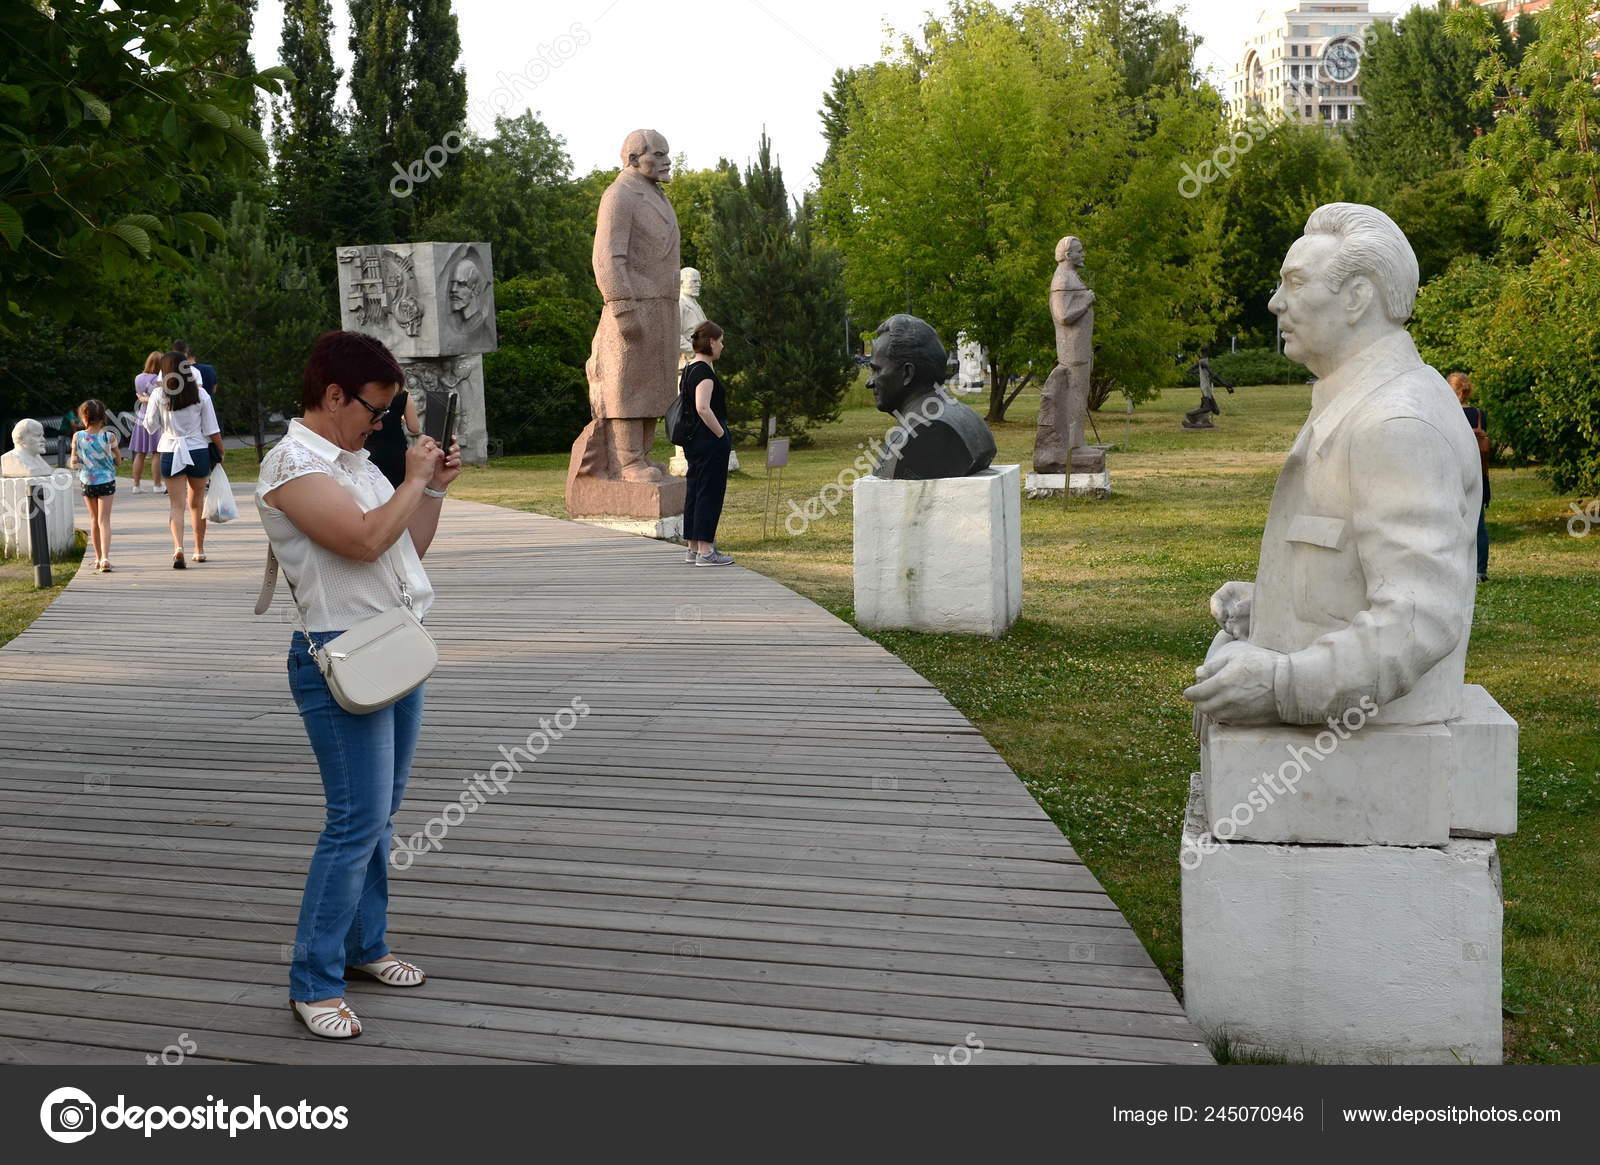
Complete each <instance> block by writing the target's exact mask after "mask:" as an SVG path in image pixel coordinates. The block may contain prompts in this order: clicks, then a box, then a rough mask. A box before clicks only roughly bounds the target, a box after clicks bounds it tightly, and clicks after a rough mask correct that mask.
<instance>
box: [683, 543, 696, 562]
mask: <svg viewBox="0 0 1600 1165" xmlns="http://www.w3.org/2000/svg"><path fill="white" fill-rule="evenodd" d="M699 558H700V552H699V551H697V550H695V549H694V547H692V546H691V547H690V548H689V553H688V554H687V555H686V556H685V557H684V560H683V561H684V562H685V563H687V564H688V565H689V566H693V565H694V564H695V563H696V562H697V561H698V560H699Z"/></svg>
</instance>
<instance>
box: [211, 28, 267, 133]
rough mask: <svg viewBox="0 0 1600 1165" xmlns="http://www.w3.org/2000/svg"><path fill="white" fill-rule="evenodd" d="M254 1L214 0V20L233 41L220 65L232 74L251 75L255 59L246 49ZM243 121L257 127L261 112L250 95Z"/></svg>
mask: <svg viewBox="0 0 1600 1165" xmlns="http://www.w3.org/2000/svg"><path fill="white" fill-rule="evenodd" d="M256 3H257V0H218V12H217V20H218V22H219V23H220V24H221V25H222V26H223V27H225V28H227V29H228V30H229V31H230V32H232V34H233V37H234V39H233V42H232V44H231V45H230V46H229V48H228V49H227V50H226V51H225V53H224V56H223V60H222V68H223V69H224V70H225V71H226V72H228V73H231V74H232V75H233V76H235V77H253V76H255V73H256V59H255V56H254V55H253V54H252V53H251V52H250V36H251V34H252V33H253V32H254V30H255V23H256ZM246 120H247V121H249V123H250V125H251V126H252V127H253V128H255V129H258V130H259V129H260V128H261V111H260V110H259V109H258V108H257V107H256V104H255V101H254V99H253V97H252V100H251V104H250V112H249V114H248V115H246Z"/></svg>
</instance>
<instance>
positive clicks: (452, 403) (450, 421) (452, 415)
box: [439, 392, 461, 457]
mask: <svg viewBox="0 0 1600 1165" xmlns="http://www.w3.org/2000/svg"><path fill="white" fill-rule="evenodd" d="M460 414H461V394H460V393H459V392H452V393H451V394H450V397H449V403H448V404H447V405H445V409H444V432H443V433H441V434H440V435H439V446H440V448H442V449H443V450H444V455H445V456H446V457H449V456H450V445H451V443H452V442H454V441H455V439H456V421H457V420H459V419H460Z"/></svg>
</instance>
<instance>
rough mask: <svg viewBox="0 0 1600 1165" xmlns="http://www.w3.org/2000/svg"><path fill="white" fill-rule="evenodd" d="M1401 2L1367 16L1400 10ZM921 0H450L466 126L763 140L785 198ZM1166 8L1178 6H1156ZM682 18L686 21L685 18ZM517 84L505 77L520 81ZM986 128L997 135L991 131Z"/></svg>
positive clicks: (599, 135)
mask: <svg viewBox="0 0 1600 1165" xmlns="http://www.w3.org/2000/svg"><path fill="white" fill-rule="evenodd" d="M1414 3H1415V0H1398V2H1391V3H1387V4H1384V3H1374V4H1373V5H1372V7H1373V8H1374V9H1375V10H1380V11H1381V10H1389V11H1404V10H1406V9H1409V8H1411V7H1412V6H1413V5H1414ZM944 7H945V5H944V4H943V3H942V0H941V2H938V3H934V2H930V0H800V2H796V0H700V2H699V3H685V4H681V5H679V4H671V3H663V2H662V0H540V2H536V3H520V2H514V0H455V11H456V14H457V16H458V18H459V20H460V26H461V62H462V64H463V66H464V67H465V68H466V71H467V89H468V103H469V113H468V121H469V124H471V126H472V128H473V129H474V130H476V131H478V132H480V133H484V134H487V133H488V132H490V131H492V129H493V117H492V114H493V112H494V111H496V110H498V111H500V112H506V113H511V114H515V113H519V112H521V111H522V110H523V109H525V108H532V109H534V110H535V111H536V112H537V113H538V114H539V116H540V118H541V119H542V120H543V121H544V122H545V124H547V125H548V126H550V128H551V129H552V130H554V131H555V132H556V133H558V134H560V135H561V136H562V137H563V138H565V139H566V142H567V148H568V152H569V153H570V154H571V155H572V160H573V164H574V166H575V168H576V169H577V171H578V172H579V173H584V172H587V171H589V170H591V169H594V168H596V167H605V168H612V167H615V166H616V165H617V164H618V162H617V149H618V147H619V146H620V145H621V144H622V139H623V138H624V137H625V136H626V135H627V133H628V131H629V130H631V129H635V128H639V127H651V128H655V129H659V130H661V131H662V132H663V133H665V134H666V135H667V140H668V141H669V142H670V143H671V146H672V150H673V152H674V153H675V154H676V153H679V152H683V153H685V154H687V155H688V161H689V165H690V167H691V168H699V167H702V166H710V165H713V164H715V162H716V161H717V158H718V157H719V156H726V157H729V158H732V159H733V160H734V161H736V162H741V163H742V162H744V161H745V160H746V159H748V158H749V157H750V155H751V154H752V153H754V151H755V145H756V141H757V139H758V138H759V136H760V134H761V131H762V129H763V128H765V129H766V131H767V133H768V135H769V136H770V137H771V138H772V141H773V148H774V150H775V151H776V153H777V154H778V157H779V160H780V161H782V163H783V168H784V176H785V178H786V180H787V181H788V184H789V186H790V189H791V190H792V191H798V190H799V189H800V188H801V187H802V186H804V185H806V184H808V183H809V182H810V180H811V175H812V168H813V167H814V166H815V165H816V164H817V162H818V161H819V160H820V159H821V157H822V152H823V142H822V136H821V131H820V123H819V119H818V117H817V111H818V109H820V108H821V105H822V94H823V92H824V91H825V90H826V89H827V87H828V83H829V80H830V79H831V78H832V76H833V70H834V69H835V68H839V67H843V66H849V65H856V64H862V63H865V62H867V61H872V60H876V59H877V58H878V56H879V55H880V52H881V49H882V47H883V45H884V43H885V39H886V38H885V31H884V30H885V28H886V27H893V28H895V29H899V30H904V29H910V28H915V27H916V26H917V25H918V23H919V22H920V19H921V17H922V16H923V14H925V13H926V12H928V11H929V10H930V9H934V10H940V11H942V10H943V9H944ZM1162 7H1164V8H1167V9H1169V10H1170V9H1176V8H1177V7H1179V5H1178V4H1176V3H1173V2H1171V0H1168V2H1166V3H1163V5H1162ZM1187 7H1188V22H1189V25H1190V27H1191V28H1193V29H1194V30H1195V31H1197V32H1199V33H1200V34H1201V36H1203V37H1204V38H1205V43H1204V44H1203V45H1202V47H1201V50H1200V59H1201V61H1202V63H1203V64H1204V65H1205V66H1206V67H1207V68H1209V69H1210V70H1211V71H1212V73H1213V75H1214V77H1215V78H1216V79H1217V81H1218V82H1219V84H1220V81H1221V79H1222V77H1223V76H1224V75H1225V73H1226V70H1227V68H1228V67H1230V66H1231V65H1232V64H1233V62H1234V60H1235V59H1236V57H1237V56H1238V54H1239V47H1240V45H1241V44H1242V43H1243V41H1244V39H1245V38H1246V36H1247V35H1248V34H1249V33H1250V31H1251V30H1252V29H1253V27H1254V25H1255V22H1256V17H1257V16H1258V15H1259V13H1260V12H1261V10H1262V7H1263V6H1262V5H1261V4H1259V3H1254V2H1252V0H1192V2H1191V3H1190V4H1189V5H1188V6H1187ZM333 8H334V19H335V20H336V21H337V22H338V31H337V33H336V36H335V44H334V49H335V55H336V57H337V59H338V61H339V64H340V65H341V66H342V67H344V68H345V69H346V70H348V68H349V63H350V54H349V50H348V48H347V37H348V29H347V25H346V20H347V17H348V9H347V6H346V4H345V3H344V0H334V4H333ZM691 13H692V14H693V15H691ZM282 22H283V4H282V2H281V0H261V4H260V8H259V10H258V11H257V14H256V25H255V27H256V35H255V39H254V43H253V46H252V47H253V48H254V51H255V55H256V62H257V64H258V66H260V67H262V68H265V67H266V66H267V65H269V64H274V63H276V62H277V60H278V41H279V35H280V30H281V27H282ZM519 78H520V80H519ZM997 128H998V127H997Z"/></svg>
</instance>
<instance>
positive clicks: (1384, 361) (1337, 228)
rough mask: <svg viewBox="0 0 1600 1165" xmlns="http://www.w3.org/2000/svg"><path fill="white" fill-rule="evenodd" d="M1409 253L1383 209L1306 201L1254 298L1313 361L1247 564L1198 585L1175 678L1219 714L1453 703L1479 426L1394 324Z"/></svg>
mask: <svg viewBox="0 0 1600 1165" xmlns="http://www.w3.org/2000/svg"><path fill="white" fill-rule="evenodd" d="M1416 294H1417V260H1416V255H1415V254H1414V253H1413V252H1412V250H1411V244H1410V243H1409V242H1408V241H1407V239H1406V237H1405V235H1404V233H1402V232H1401V230H1400V228H1399V227H1397V226H1396V225H1395V224H1394V222H1393V221H1392V220H1390V219H1389V217H1388V216H1387V215H1385V214H1383V212H1381V211H1379V210H1375V209H1373V208H1372V207H1368V206H1355V205H1351V204H1348V203H1336V204H1333V205H1330V206H1325V207H1322V208H1321V209H1319V210H1317V211H1316V212H1315V213H1314V214H1313V215H1312V216H1311V218H1310V219H1309V220H1308V221H1307V223H1306V229H1305V234H1304V236H1303V237H1302V238H1301V239H1299V240H1298V241H1297V242H1296V243H1295V244H1294V246H1293V247H1291V248H1290V250H1289V255H1288V257H1287V258H1286V259H1285V260H1284V264H1283V282H1282V284H1281V285H1280V286H1279V288H1278V291H1277V293H1276V294H1275V295H1273V297H1272V301H1271V303H1270V304H1269V305H1268V306H1269V307H1270V308H1271V310H1272V312H1273V313H1274V314H1275V315H1276V316H1277V317H1278V319H1279V322H1280V324H1281V326H1282V329H1283V338H1284V353H1285V354H1286V355H1287V356H1288V357H1289V358H1290V359H1291V360H1298V361H1300V362H1301V363H1303V364H1305V365H1306V366H1307V367H1308V368H1310V369H1311V371H1312V372H1313V373H1315V374H1316V375H1317V377H1318V378H1319V379H1318V380H1317V385H1316V388H1315V389H1314V390H1313V393H1312V403H1311V417H1310V419H1309V420H1308V421H1307V422H1306V424H1305V427H1304V428H1302V429H1301V430H1300V435H1299V437H1298V438H1297V439H1296V440H1295V443H1294V446H1293V447H1292V448H1291V449H1290V451H1289V457H1288V460H1287V461H1286V462H1285V463H1284V467H1283V470H1282V472H1281V473H1280V475H1279V477H1278V485H1277V489H1276V491H1275V492H1274V494H1273V498H1272V508H1271V510H1270V511H1269V513H1268V516H1267V527H1266V530H1265V532H1264V534H1263V536H1262V539H1261V562H1260V565H1259V567H1258V569H1257V572H1256V581H1255V582H1254V583H1253V584H1252V583H1247V582H1230V583H1227V584H1225V585H1224V586H1223V587H1221V588H1220V589H1219V590H1218V591H1217V593H1216V594H1215V595H1213V596H1212V599H1211V606H1212V610H1213V612H1214V613H1215V615H1216V618H1217V621H1218V623H1219V624H1221V626H1222V627H1223V631H1222V632H1221V634H1219V635H1218V637H1217V642H1216V643H1215V644H1213V646H1212V649H1211V653H1210V655H1209V656H1208V657H1207V661H1206V665H1205V666H1204V667H1203V668H1202V669H1200V682H1199V683H1197V684H1195V685H1194V686H1193V687H1191V688H1189V690H1188V691H1187V692H1185V693H1184V694H1185V697H1186V698H1187V699H1189V700H1191V701H1192V702H1193V703H1194V704H1195V706H1196V707H1197V708H1199V709H1200V711H1201V712H1203V713H1205V714H1206V715H1207V716H1209V717H1210V718H1211V719H1213V720H1216V721H1218V722H1220V723H1225V724H1270V723H1285V724H1316V723H1320V722H1321V721H1323V720H1325V719H1326V718H1327V717H1328V716H1330V715H1338V714H1340V713H1342V712H1343V711H1344V710H1345V709H1347V708H1351V707H1354V706H1356V704H1357V702H1358V701H1359V700H1360V698H1361V697H1363V696H1365V697H1368V698H1369V699H1371V700H1373V701H1375V702H1376V703H1377V704H1378V705H1379V706H1380V707H1381V708H1382V709H1383V719H1384V721H1385V723H1389V724H1426V723H1430V722H1436V721H1444V720H1449V719H1450V718H1452V717H1453V716H1457V715H1459V714H1460V711H1461V685H1462V672H1463V666H1464V662H1465V660H1466V654H1467V636H1468V632H1469V631H1470V629H1471V625H1472V605H1473V595H1474V587H1475V585H1476V579H1477V576H1476V574H1475V566H1474V562H1475V560H1474V557H1473V556H1474V554H1475V546H1476V538H1477V519H1478V509H1479V504H1480V501H1479V499H1480V494H1481V491H1482V481H1481V470H1480V467H1479V462H1478V449H1477V443H1476V441H1475V440H1474V438H1473V435H1472V431H1471V428H1470V427H1469V426H1466V425H1464V424H1463V423H1462V420H1461V407H1460V405H1459V404H1457V403H1456V399H1455V397H1454V395H1453V394H1452V393H1451V391H1450V387H1449V386H1448V385H1447V384H1446V383H1445V381H1444V378H1443V377H1441V376H1440V375H1439V374H1438V373H1437V372H1436V371H1434V370H1433V369H1432V368H1430V367H1428V366H1427V365H1426V364H1424V363H1423V362H1422V358H1421V357H1420V356H1419V355H1418V354H1417V348H1416V345H1415V344H1414V343H1412V341H1411V337H1410V336H1409V335H1408V334H1407V333H1406V330H1405V324H1406V321H1407V320H1408V319H1409V318H1410V316H1411V308H1412V304H1413V303H1414V302H1415V300H1416Z"/></svg>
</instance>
